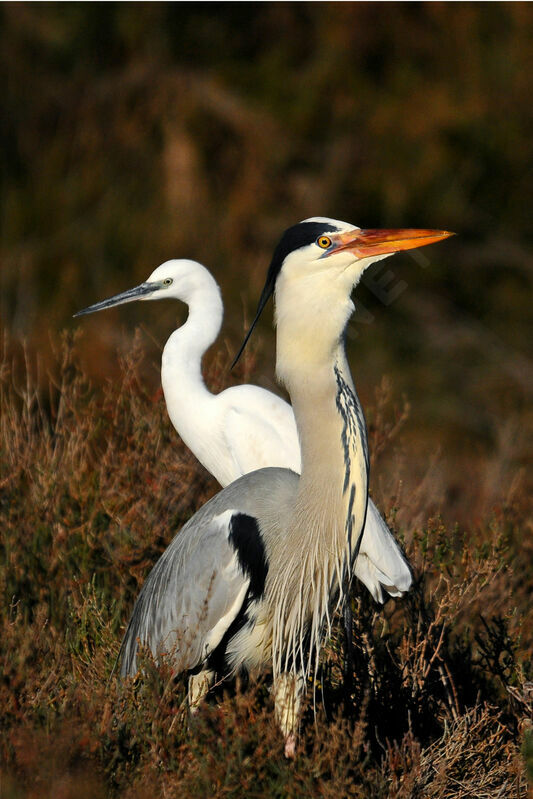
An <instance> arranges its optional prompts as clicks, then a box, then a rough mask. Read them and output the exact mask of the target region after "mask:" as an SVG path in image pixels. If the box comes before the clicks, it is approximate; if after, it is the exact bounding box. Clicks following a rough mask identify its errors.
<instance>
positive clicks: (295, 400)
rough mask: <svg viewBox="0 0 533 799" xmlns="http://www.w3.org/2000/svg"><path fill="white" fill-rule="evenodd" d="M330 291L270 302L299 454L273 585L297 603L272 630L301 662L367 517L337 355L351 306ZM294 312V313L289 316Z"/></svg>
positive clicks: (352, 404) (343, 366)
mask: <svg viewBox="0 0 533 799" xmlns="http://www.w3.org/2000/svg"><path fill="white" fill-rule="evenodd" d="M278 280H279V279H278ZM330 291H331V293H332V296H331V297H329V298H324V297H322V298H321V299H320V302H321V303H322V304H321V306H320V307H319V306H318V305H317V303H316V302H315V307H313V297H314V298H315V299H316V292H314V293H311V292H310V296H309V304H306V303H305V300H304V301H303V303H302V296H301V293H300V294H299V296H298V297H296V296H292V297H291V293H292V292H291V291H290V287H287V286H284V287H283V291H279V292H278V293H277V296H276V318H277V322H278V327H277V362H276V363H277V366H276V368H277V373H278V376H279V377H280V379H281V380H282V381H283V383H284V384H285V385H286V387H287V389H288V391H289V393H290V396H291V401H292V405H293V408H294V413H295V416H296V423H297V427H298V434H299V437H300V443H301V449H302V475H301V479H300V483H299V488H298V494H297V497H296V500H295V503H294V511H293V515H292V518H291V519H290V521H289V525H290V538H287V540H290V541H291V546H292V542H294V552H293V553H291V559H290V560H291V561H292V562H289V563H288V565H287V567H286V569H284V574H283V576H282V578H281V580H283V581H285V586H284V588H283V589H282V588H281V581H280V582H279V584H278V585H277V586H276V587H275V590H276V591H279V592H280V593H281V592H282V590H283V591H284V592H285V595H286V596H289V597H290V596H292V597H297V598H298V601H296V602H295V603H294V606H293V607H292V608H291V607H290V606H289V603H290V599H289V600H288V601H286V602H285V607H284V613H285V617H286V618H285V621H284V622H283V621H281V620H280V629H279V630H278V632H277V635H278V636H282V637H283V638H285V646H286V647H287V645H288V649H289V652H290V657H294V646H295V645H298V646H299V647H300V649H301V652H302V656H304V651H305V647H303V648H302V643H301V640H299V641H297V640H296V637H297V636H301V635H302V629H303V628H304V627H305V625H306V624H307V625H308V626H309V628H310V632H311V642H312V648H315V649H316V648H318V646H319V642H320V635H321V629H322V625H323V621H324V618H325V617H327V618H329V617H328V612H329V608H328V605H329V603H330V601H331V595H332V589H334V588H335V586H336V587H337V588H338V587H339V586H340V583H341V581H342V576H343V573H344V571H345V569H346V567H347V565H348V564H350V562H351V560H352V556H353V554H354V551H355V549H356V547H357V545H358V542H359V538H360V534H361V532H362V529H363V526H364V522H365V516H366V505H367V495H368V491H367V486H368V449H367V440H366V426H365V421H364V417H363V413H362V409H361V406H360V404H359V400H358V397H357V394H356V391H355V387H354V384H353V380H352V377H351V374H350V369H349V366H348V362H347V359H346V354H345V349H344V330H345V327H346V324H347V321H348V319H349V317H350V315H351V313H352V311H353V304H352V302H351V301H350V298H349V295H348V293H347V291H346V289H345V287H344V288H343V287H342V286H334V287H332V288H331V289H330ZM324 302H326V303H327V304H326V305H325V306H324ZM298 307H299V308H300V309H301V312H300V313H297V312H295V308H298ZM324 308H327V312H326V313H325V312H324ZM302 567H303V568H302ZM311 586H313V588H312V589H311ZM300 599H301V601H300ZM302 608H303V610H302ZM306 617H307V618H306ZM283 624H285V625H286V629H285V630H284V631H283V630H281V626H282V625H283ZM275 641H276V635H275V636H274V642H275ZM280 645H281V642H280ZM274 649H276V643H275V646H274ZM275 656H276V653H275ZM282 665H283V664H280V666H282Z"/></svg>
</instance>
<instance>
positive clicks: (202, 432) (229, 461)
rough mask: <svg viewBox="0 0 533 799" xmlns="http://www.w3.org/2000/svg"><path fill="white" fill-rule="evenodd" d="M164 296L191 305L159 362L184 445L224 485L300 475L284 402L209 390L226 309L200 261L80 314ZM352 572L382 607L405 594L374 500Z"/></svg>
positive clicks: (174, 263) (404, 573)
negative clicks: (209, 362)
mask: <svg viewBox="0 0 533 799" xmlns="http://www.w3.org/2000/svg"><path fill="white" fill-rule="evenodd" d="M161 299H176V300H181V301H182V302H184V303H186V305H187V306H188V308H189V315H188V317H187V321H186V322H185V324H183V325H181V326H180V327H179V328H178V329H177V330H175V331H174V332H173V333H172V335H171V336H170V337H169V339H168V341H167V343H166V344H165V347H164V349H163V355H162V360H161V382H162V385H163V392H164V395H165V402H166V406H167V411H168V414H169V417H170V420H171V422H172V424H173V425H174V427H175V428H176V430H177V432H178V434H179V435H180V437H181V438H182V440H183V442H184V443H185V444H186V445H187V446H188V447H189V449H190V450H191V451H192V452H193V453H194V455H196V457H197V458H198V460H199V461H200V463H202V464H203V466H205V468H206V469H207V470H208V471H209V472H210V473H211V474H212V475H213V476H214V477H215V478H216V479H217V480H218V482H219V483H220V485H221V486H222V487H225V486H227V485H229V484H230V483H232V482H233V481H234V480H237V478H239V477H242V475H244V474H247V473H248V472H252V471H254V470H255V469H262V468H264V467H266V466H281V467H284V468H287V469H292V470H293V471H295V472H298V473H300V465H301V456H300V444H299V441H298V432H297V429H296V420H295V418H294V413H293V411H292V408H291V406H290V405H289V404H288V403H287V402H285V401H284V400H283V399H281V397H278V396H277V395H276V394H273V393H272V392H271V391H267V390H266V389H264V388H260V387H259V386H253V385H242V386H233V387H231V388H227V389H225V390H224V391H221V392H220V393H219V394H212V393H211V392H210V391H209V390H208V389H207V387H206V385H205V382H204V379H203V375H202V368H201V366H202V357H203V355H204V353H205V352H206V350H207V349H208V348H209V347H210V346H211V345H212V344H213V342H214V341H215V340H216V338H217V336H218V334H219V332H220V328H221V326H222V318H223V313H224V311H223V305H222V298H221V295H220V288H219V286H218V284H217V283H216V281H215V279H214V278H213V276H212V275H211V273H210V272H209V271H208V270H207V269H206V268H205V267H204V266H202V265H201V264H199V263H198V262H197V261H191V260H185V259H179V260H178V259H175V260H171V261H166V262H165V263H164V264H161V266H159V267H158V268H157V269H156V270H155V271H154V272H152V274H151V275H150V276H149V277H148V279H147V280H146V282H145V283H141V284H140V285H139V286H137V287H135V288H133V289H129V290H128V291H125V292H122V293H120V294H116V295H115V296H113V297H110V298H109V299H107V300H103V301H102V302H98V303H96V304H95V305H91V306H90V307H89V308H85V309H84V310H83V311H79V312H78V313H77V314H76V316H81V315H82V314H88V313H93V312H95V311H100V310H104V309H106V308H111V307H113V306H115V305H121V304H123V303H128V302H134V301H135V300H161ZM354 574H355V576H356V577H357V578H358V579H359V580H361V582H362V583H363V584H364V585H365V586H366V587H367V589H368V590H369V591H370V593H371V594H372V596H373V597H374V599H375V600H376V601H378V602H383V601H384V591H386V592H387V593H388V594H390V595H391V596H401V595H402V593H404V592H405V591H407V590H408V589H409V588H410V586H411V572H410V570H409V566H408V565H407V563H406V560H405V558H404V557H403V555H402V552H401V550H400V548H399V546H398V544H397V543H396V541H395V540H394V537H393V535H392V533H391V532H390V530H389V528H388V527H387V525H386V524H385V522H384V521H383V519H382V517H381V515H380V513H379V511H378V509H377V508H376V506H375V504H374V503H373V501H372V500H371V499H369V502H368V513H367V517H366V523H365V532H364V535H363V538H362V541H361V548H360V551H359V557H358V558H357V560H356V562H355V565H354Z"/></svg>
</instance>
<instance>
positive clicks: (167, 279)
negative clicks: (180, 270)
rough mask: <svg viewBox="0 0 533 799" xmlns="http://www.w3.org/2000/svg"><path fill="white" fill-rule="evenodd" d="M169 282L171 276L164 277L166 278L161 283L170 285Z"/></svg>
mask: <svg viewBox="0 0 533 799" xmlns="http://www.w3.org/2000/svg"><path fill="white" fill-rule="evenodd" d="M171 283H172V278H171V277H166V278H165V279H164V280H163V285H164V286H170V284H171Z"/></svg>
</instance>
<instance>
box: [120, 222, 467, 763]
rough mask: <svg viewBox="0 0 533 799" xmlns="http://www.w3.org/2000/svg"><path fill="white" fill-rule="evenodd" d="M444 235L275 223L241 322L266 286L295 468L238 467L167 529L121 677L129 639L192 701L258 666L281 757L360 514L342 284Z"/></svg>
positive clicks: (356, 407) (362, 484)
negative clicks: (295, 442) (255, 292)
mask: <svg viewBox="0 0 533 799" xmlns="http://www.w3.org/2000/svg"><path fill="white" fill-rule="evenodd" d="M449 235H451V234H449V233H448V232H446V231H431V230H361V229H360V228H357V227H356V226H354V225H350V224H347V223H345V222H339V221H336V220H331V219H325V218H313V219H308V220H305V221H304V222H302V223H299V224H298V225H295V226H293V227H291V228H289V229H288V230H287V231H285V233H284V234H283V236H282V238H281V240H280V242H279V243H278V245H277V247H276V249H275V251H274V255H273V258H272V261H271V264H270V268H269V270H268V274H267V280H266V283H265V287H264V289H263V292H262V294H261V298H260V301H259V306H258V311H257V314H256V317H255V319H254V323H253V324H252V328H253V326H254V324H255V322H256V321H257V319H258V317H259V315H260V313H261V311H262V310H263V308H264V306H265V305H266V303H267V301H268V299H269V298H270V296H271V295H272V294H273V293H274V294H275V310H276V327H277V357H276V371H277V375H278V378H279V379H280V381H281V382H282V383H283V384H284V385H285V386H286V387H287V389H288V391H289V394H290V397H291V400H292V404H293V408H294V413H295V417H296V423H297V426H298V433H299V438H300V443H301V452H302V473H301V476H300V477H299V476H298V475H297V474H295V473H294V472H292V471H290V470H287V469H281V468H266V469H260V470H258V471H255V472H251V473H249V474H246V475H244V476H243V477H241V478H239V479H238V480H236V481H235V482H233V483H231V484H230V485H229V486H227V487H226V488H225V489H223V490H222V491H221V492H220V493H219V494H217V495H216V496H215V497H213V498H212V499H211V500H210V501H209V502H208V503H206V504H205V505H204V506H203V507H202V508H201V509H200V510H199V511H198V512H197V513H196V514H195V515H194V516H193V517H192V518H191V519H190V520H189V522H188V523H187V524H186V525H185V526H184V527H183V528H182V529H181V530H180V531H179V532H178V533H177V534H176V535H175V537H174V538H173V540H172V542H171V543H170V545H169V546H168V547H167V549H166V550H165V552H164V553H163V555H162V556H161V558H160V559H159V560H158V562H157V563H156V565H155V566H154V568H153V569H152V571H151V572H150V574H149V575H148V577H147V579H146V581H145V583H144V585H143V588H142V589H141V592H140V594H139V597H138V599H137V601H136V603H135V606H134V609H133V613H132V616H131V619H130V623H129V625H128V629H127V631H126V634H125V637H124V640H123V643H122V648H121V657H122V664H121V674H122V675H123V676H127V675H134V674H135V673H136V671H137V654H138V647H139V643H141V644H143V645H145V646H147V647H149V649H150V651H151V652H152V653H153V655H154V657H155V658H162V657H163V656H168V657H169V658H170V659H171V662H172V664H173V667H174V669H175V671H176V672H188V673H189V674H190V675H191V681H190V694H191V699H192V701H196V700H197V699H198V698H200V696H201V695H202V694H203V693H204V692H205V690H206V689H207V687H208V686H209V684H210V681H211V680H212V679H213V676H214V674H215V673H220V674H221V675H226V674H230V673H235V672H236V671H238V670H240V669H254V668H265V667H269V666H270V667H271V668H272V672H273V680H274V700H275V711H276V717H277V720H278V722H279V724H280V726H281V729H282V732H283V734H284V736H285V751H286V754H287V755H293V754H294V747H295V733H296V726H297V720H298V715H299V708H300V701H301V695H302V691H303V686H304V681H305V677H306V675H308V674H309V671H310V668H311V664H312V662H313V659H314V657H315V656H316V655H317V654H318V652H319V650H320V646H321V642H322V639H323V630H324V627H326V628H327V626H328V624H329V620H330V616H331V610H332V607H333V605H334V603H335V600H336V599H337V598H338V597H339V594H340V586H341V585H342V584H343V578H344V576H345V574H346V573H347V572H349V570H350V569H351V564H352V562H354V560H355V559H356V558H357V555H358V552H359V546H360V542H361V534H362V532H363V529H364V523H365V518H366V512H367V497H368V450H367V442H366V427H365V421H364V416H363V412H362V408H361V406H360V403H359V400H358V398H357V394H356V391H355V387H354V384H353V380H352V377H351V374H350V369H349V366H348V362H347V359H346V354H345V349H344V339H343V334H344V330H345V328H346V324H347V322H348V320H349V318H350V316H351V314H352V312H353V309H354V306H353V304H352V302H351V299H350V294H351V291H352V289H353V288H354V286H355V285H356V284H357V282H358V281H359V279H360V277H361V275H362V273H363V271H364V270H365V269H366V268H367V267H368V266H369V265H370V264H371V263H372V262H373V261H375V260H378V259H380V258H384V257H386V256H388V255H391V254H392V253H394V252H397V251H399V250H407V249H411V248H414V247H420V246H422V245H424V244H431V243H433V242H436V241H440V240H442V239H444V238H447V237H448V236H449ZM250 332H251V331H250ZM245 341H246V340H245Z"/></svg>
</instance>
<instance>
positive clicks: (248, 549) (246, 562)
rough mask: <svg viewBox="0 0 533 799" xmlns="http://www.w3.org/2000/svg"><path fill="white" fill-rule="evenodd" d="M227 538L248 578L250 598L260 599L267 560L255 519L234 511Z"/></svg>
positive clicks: (263, 586) (266, 572)
mask: <svg viewBox="0 0 533 799" xmlns="http://www.w3.org/2000/svg"><path fill="white" fill-rule="evenodd" d="M228 538H229V541H230V544H231V545H232V547H233V548H234V550H235V552H236V553H237V558H238V560H239V566H240V567H241V569H242V571H243V573H244V574H246V576H247V577H249V578H250V588H249V593H250V596H251V598H252V599H260V598H261V597H262V596H263V594H264V591H265V580H266V576H267V574H268V562H267V557H266V553H265V546H264V544H263V539H262V538H261V533H260V531H259V526H258V524H257V520H256V519H254V517H253V516H248V514H246V513H234V514H233V516H232V517H231V522H230V534H229V536H228Z"/></svg>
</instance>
